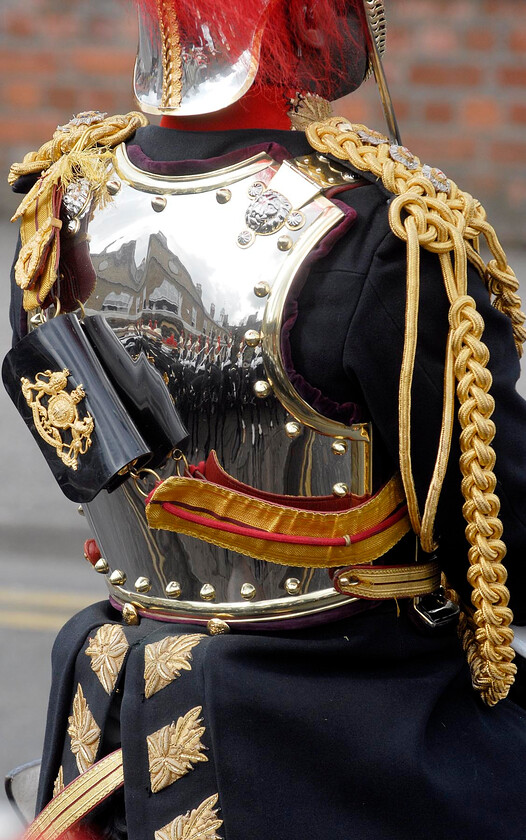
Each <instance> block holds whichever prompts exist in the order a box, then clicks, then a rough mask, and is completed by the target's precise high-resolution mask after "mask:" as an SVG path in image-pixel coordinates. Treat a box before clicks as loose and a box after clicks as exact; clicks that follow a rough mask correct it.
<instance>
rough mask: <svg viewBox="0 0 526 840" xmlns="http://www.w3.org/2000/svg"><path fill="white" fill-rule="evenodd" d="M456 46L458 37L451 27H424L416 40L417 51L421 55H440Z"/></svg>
mask: <svg viewBox="0 0 526 840" xmlns="http://www.w3.org/2000/svg"><path fill="white" fill-rule="evenodd" d="M457 46H458V35H457V33H456V31H455V29H454V28H453V27H449V28H446V27H438V26H432V27H429V28H427V27H426V28H425V29H422V31H421V33H420V36H419V38H418V49H419V51H420V52H421V53H422V54H423V55H442V54H443V53H444V52H450V51H452V50H454V49H456V48H457Z"/></svg>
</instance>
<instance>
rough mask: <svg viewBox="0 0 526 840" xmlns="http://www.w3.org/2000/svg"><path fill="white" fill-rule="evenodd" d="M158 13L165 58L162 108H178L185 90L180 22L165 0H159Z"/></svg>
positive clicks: (163, 56)
mask: <svg viewBox="0 0 526 840" xmlns="http://www.w3.org/2000/svg"><path fill="white" fill-rule="evenodd" d="M157 11H158V17H159V27H160V31H161V42H162V58H163V89H162V97H161V108H177V107H178V106H179V105H180V104H181V98H182V89H183V64H182V60H181V41H180V38H179V22H178V20H177V15H176V13H175V11H174V9H173V8H172V7H171V6H170V5H169V4H168V3H166V2H165V0H157Z"/></svg>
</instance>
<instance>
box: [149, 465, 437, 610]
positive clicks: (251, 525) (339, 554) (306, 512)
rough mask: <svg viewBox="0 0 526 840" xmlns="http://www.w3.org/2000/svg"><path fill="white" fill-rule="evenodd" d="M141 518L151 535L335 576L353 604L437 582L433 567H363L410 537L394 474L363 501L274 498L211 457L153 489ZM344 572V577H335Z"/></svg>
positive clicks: (418, 590)
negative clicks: (165, 534)
mask: <svg viewBox="0 0 526 840" xmlns="http://www.w3.org/2000/svg"><path fill="white" fill-rule="evenodd" d="M146 515H147V519H148V524H149V525H150V527H151V528H160V529H163V530H170V531H175V532H177V533H181V534H186V535H189V536H192V537H195V538H197V539H200V540H204V541H206V542H209V543H212V544H213V545H216V546H220V547H222V548H227V549H231V550H234V551H237V552H239V553H240V554H245V555H248V556H250V557H253V558H258V559H260V560H265V561H267V562H270V563H278V564H282V565H286V566H290V565H294V566H298V567H310V568H327V569H331V570H336V572H333V583H334V586H335V588H336V589H337V591H340V592H344V593H345V594H352V595H354V596H357V597H366V598H367V597H368V598H392V597H412V596H414V595H418V594H422V593H424V592H431V591H433V589H435V588H436V587H437V586H438V585H439V582H440V574H439V569H438V566H437V564H436V563H433V562H431V563H422V564H415V563H411V564H408V565H407V566H394V567H393V566H389V567H382V566H379V567H372V566H371V564H372V563H373V562H374V561H375V560H377V559H378V558H379V557H381V556H383V555H384V554H385V553H386V552H388V551H389V550H390V549H391V548H392V547H393V546H394V545H396V543H398V542H399V540H400V539H401V538H402V537H403V536H404V535H405V534H406V533H408V531H409V530H410V523H409V517H408V513H407V505H406V503H405V497H404V492H403V487H402V483H401V480H400V477H399V476H398V475H396V476H394V477H393V478H392V479H391V480H390V481H388V482H387V483H386V484H385V485H384V486H383V487H382V488H381V489H380V490H379V491H378V492H377V493H375V494H374V495H373V496H371V497H370V498H367V497H358V496H353V495H350V494H349V495H346V496H345V497H343V498H338V497H335V496H288V495H279V494H275V493H267V492H264V491H261V490H257V489H255V488H253V487H250V486H248V485H246V484H243V483H242V482H240V481H238V480H237V479H235V478H233V477H232V476H230V475H229V474H228V473H226V472H225V471H224V470H223V469H222V467H221V465H220V464H219V461H218V459H217V456H216V453H215V452H211V453H210V455H209V456H208V458H207V460H206V461H203V462H201V463H200V464H198V465H197V466H193V465H190V466H188V468H187V469H186V470H185V473H184V475H180V476H173V477H171V478H168V479H167V480H166V481H163V482H162V483H160V484H158V485H157V486H156V487H155V488H154V489H153V490H152V492H151V493H150V494H149V496H148V497H147V499H146ZM362 567H365V568H362ZM348 568H352V571H353V574H352V576H349V575H348V574H343V573H344V572H346V571H347V569H348Z"/></svg>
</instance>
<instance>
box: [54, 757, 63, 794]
mask: <svg viewBox="0 0 526 840" xmlns="http://www.w3.org/2000/svg"><path fill="white" fill-rule="evenodd" d="M63 789H64V768H63V767H62V764H61V765H60V769H59V771H58V775H57V778H56V779H55V784H54V785H53V799H54V798H55V796H58V794H59V793H60V792H61V791H62V790H63Z"/></svg>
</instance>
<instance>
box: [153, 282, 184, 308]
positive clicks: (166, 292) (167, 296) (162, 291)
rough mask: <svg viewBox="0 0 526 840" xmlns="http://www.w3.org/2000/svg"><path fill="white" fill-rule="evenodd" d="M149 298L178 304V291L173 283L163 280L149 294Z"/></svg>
mask: <svg viewBox="0 0 526 840" xmlns="http://www.w3.org/2000/svg"><path fill="white" fill-rule="evenodd" d="M150 300H151V301H156V300H166V301H168V303H173V304H179V301H180V293H179V292H178V291H177V290H176V289H175V287H174V285H173V283H170V282H169V281H168V280H163V282H162V283H161V285H160V286H157V288H156V289H154V290H153V292H152V293H151V294H150Z"/></svg>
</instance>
